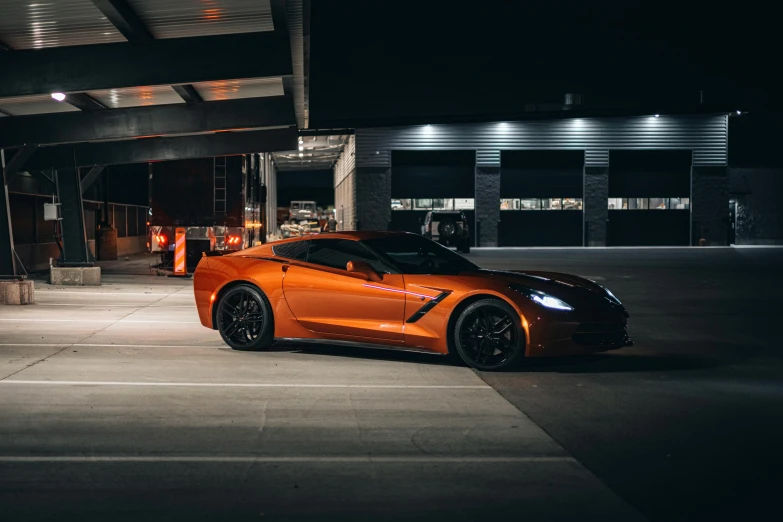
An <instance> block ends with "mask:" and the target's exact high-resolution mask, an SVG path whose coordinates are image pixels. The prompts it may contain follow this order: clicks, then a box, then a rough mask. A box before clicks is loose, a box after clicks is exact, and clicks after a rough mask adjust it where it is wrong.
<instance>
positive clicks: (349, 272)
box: [193, 232, 632, 370]
mask: <svg viewBox="0 0 783 522" xmlns="http://www.w3.org/2000/svg"><path fill="white" fill-rule="evenodd" d="M193 281H194V289H195V293H196V303H197V305H198V313H199V318H200V319H201V323H202V324H203V325H204V326H206V327H208V328H213V329H216V330H218V331H219V332H220V335H221V336H222V337H223V340H224V341H225V342H226V344H228V345H229V346H231V347H232V348H234V349H236V350H263V349H264V348H267V347H268V346H270V345H271V344H272V343H273V342H274V341H275V340H287V341H290V340H296V341H310V342H319V341H320V342H326V343H330V344H350V345H361V346H369V347H384V348H397V349H402V350H415V351H424V352H428V353H436V354H443V355H455V356H456V355H458V356H459V357H461V358H462V359H463V360H464V361H465V362H466V363H467V364H468V365H470V366H472V367H474V368H478V369H481V370H499V369H505V368H508V367H511V366H513V365H515V364H517V363H519V362H521V361H522V360H523V359H524V358H525V357H541V356H550V355H569V354H584V353H592V352H596V351H602V350H610V349H614V348H620V347H622V346H630V345H631V344H632V343H631V341H630V340H629V338H628V335H627V333H626V325H627V320H628V313H627V312H626V310H625V307H624V306H623V305H622V303H621V302H620V301H619V300H618V299H617V298H616V297H615V296H614V295H613V294H612V293H611V292H610V291H609V290H607V289H606V288H604V287H602V286H600V285H598V284H596V283H594V282H592V281H589V280H587V279H583V278H581V277H577V276H572V275H567V274H559V273H552V272H532V271H523V272H518V271H498V270H484V269H482V268H480V267H478V266H476V265H475V264H473V263H471V262H470V261H468V260H467V259H465V258H464V257H462V256H460V255H459V254H457V253H455V252H453V251H451V250H449V249H448V248H445V247H443V246H441V245H439V244H438V243H436V242H434V241H431V240H429V239H426V238H424V237H422V236H419V235H415V234H408V233H398V232H337V233H329V234H319V235H312V236H304V237H298V238H294V239H289V240H283V241H276V242H273V243H268V244H265V245H261V246H257V247H253V248H248V249H247V250H242V251H239V252H234V253H231V254H226V255H219V253H216V254H215V255H209V254H207V255H205V256H204V257H203V258H202V259H201V261H200V262H199V264H198V267H197V268H196V271H195V274H194V278H193Z"/></svg>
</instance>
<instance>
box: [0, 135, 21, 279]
mask: <svg viewBox="0 0 783 522" xmlns="http://www.w3.org/2000/svg"><path fill="white" fill-rule="evenodd" d="M0 166H1V167H2V168H1V169H0V176H2V179H0V181H1V182H2V189H0V278H2V277H8V276H10V277H15V276H16V275H17V274H16V259H15V256H14V234H13V231H12V230H11V207H10V205H9V202H8V183H7V181H8V180H7V179H6V170H5V166H6V163H5V151H4V150H0Z"/></svg>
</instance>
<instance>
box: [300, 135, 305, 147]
mask: <svg viewBox="0 0 783 522" xmlns="http://www.w3.org/2000/svg"><path fill="white" fill-rule="evenodd" d="M302 143H304V138H302V137H301V136H299V145H301V144H302Z"/></svg>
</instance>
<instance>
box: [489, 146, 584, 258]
mask: <svg viewBox="0 0 783 522" xmlns="http://www.w3.org/2000/svg"><path fill="white" fill-rule="evenodd" d="M583 170H584V151H503V152H502V153H501V171H500V198H501V200H500V232H499V234H500V237H499V238H498V244H499V245H501V246H580V245H582V221H583V217H582V216H583V212H582V190H583V189H582V173H583Z"/></svg>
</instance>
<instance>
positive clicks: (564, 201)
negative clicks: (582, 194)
mask: <svg viewBox="0 0 783 522" xmlns="http://www.w3.org/2000/svg"><path fill="white" fill-rule="evenodd" d="M500 210H582V198H544V199H538V198H536V199H532V198H521V199H501V200H500Z"/></svg>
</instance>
